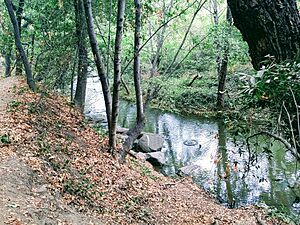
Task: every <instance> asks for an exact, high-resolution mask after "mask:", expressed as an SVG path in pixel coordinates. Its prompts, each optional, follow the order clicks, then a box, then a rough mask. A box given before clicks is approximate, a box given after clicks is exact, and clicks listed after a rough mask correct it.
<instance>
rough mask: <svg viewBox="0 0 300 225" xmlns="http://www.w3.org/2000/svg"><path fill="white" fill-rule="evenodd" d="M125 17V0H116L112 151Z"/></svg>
mask: <svg viewBox="0 0 300 225" xmlns="http://www.w3.org/2000/svg"><path fill="white" fill-rule="evenodd" d="M124 17H125V0H118V15H117V31H116V39H115V54H114V85H113V100H112V114H111V129H110V132H109V146H110V149H111V151H112V153H113V151H114V150H115V149H116V129H117V121H118V113H119V92H120V85H121V52H122V36H123V26H124V19H125V18H124Z"/></svg>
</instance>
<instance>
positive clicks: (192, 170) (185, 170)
mask: <svg viewBox="0 0 300 225" xmlns="http://www.w3.org/2000/svg"><path fill="white" fill-rule="evenodd" d="M199 170H200V167H199V166H197V165H194V164H192V165H188V166H184V167H181V168H180V169H179V174H180V175H182V176H195V175H197V173H198V172H199Z"/></svg>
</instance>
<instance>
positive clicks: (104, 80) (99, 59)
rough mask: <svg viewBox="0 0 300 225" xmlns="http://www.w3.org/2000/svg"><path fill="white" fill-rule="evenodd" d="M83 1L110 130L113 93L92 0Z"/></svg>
mask: <svg viewBox="0 0 300 225" xmlns="http://www.w3.org/2000/svg"><path fill="white" fill-rule="evenodd" d="M83 2H84V10H85V17H86V22H87V29H88V34H89V39H90V44H91V48H92V52H93V56H94V61H95V64H96V67H97V71H98V76H99V78H100V81H101V86H102V92H103V96H104V101H105V109H106V117H107V123H108V130H109V131H110V126H111V119H110V118H111V117H110V113H111V95H110V91H109V86H108V81H107V76H106V74H105V70H104V64H103V61H102V57H101V54H100V52H99V49H98V42H97V38H96V34H95V30H94V19H93V14H92V6H91V0H84V1H83Z"/></svg>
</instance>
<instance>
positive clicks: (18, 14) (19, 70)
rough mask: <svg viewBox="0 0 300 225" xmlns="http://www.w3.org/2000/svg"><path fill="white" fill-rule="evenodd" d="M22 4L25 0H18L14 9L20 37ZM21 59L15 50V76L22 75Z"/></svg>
mask: <svg viewBox="0 0 300 225" xmlns="http://www.w3.org/2000/svg"><path fill="white" fill-rule="evenodd" d="M24 5H25V0H19V6H18V9H17V11H16V17H17V21H18V26H19V33H20V38H21V34H22V28H21V27H22V26H21V24H22V14H23V11H24ZM22 71H23V69H22V59H21V57H20V54H19V52H18V51H17V52H16V76H22Z"/></svg>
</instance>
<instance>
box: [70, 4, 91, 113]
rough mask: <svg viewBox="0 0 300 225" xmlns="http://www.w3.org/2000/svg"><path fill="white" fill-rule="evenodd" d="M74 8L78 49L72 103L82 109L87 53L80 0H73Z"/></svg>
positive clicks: (84, 25)
mask: <svg viewBox="0 0 300 225" xmlns="http://www.w3.org/2000/svg"><path fill="white" fill-rule="evenodd" d="M74 8H75V20H76V36H77V49H78V67H77V84H76V91H75V97H74V103H75V105H77V106H79V107H80V109H81V110H82V111H83V110H84V105H85V95H86V83H87V73H88V54H87V50H86V36H87V34H86V23H85V20H84V9H83V2H82V0H74ZM72 82H73V81H72Z"/></svg>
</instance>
